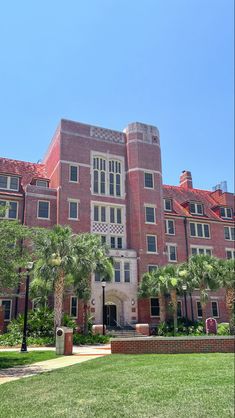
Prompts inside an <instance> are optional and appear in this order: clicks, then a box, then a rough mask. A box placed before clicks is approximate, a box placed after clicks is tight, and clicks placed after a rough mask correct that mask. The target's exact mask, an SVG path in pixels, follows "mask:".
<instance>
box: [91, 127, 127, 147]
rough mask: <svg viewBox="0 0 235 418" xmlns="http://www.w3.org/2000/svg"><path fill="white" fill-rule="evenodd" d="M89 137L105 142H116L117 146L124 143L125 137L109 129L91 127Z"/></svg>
mask: <svg viewBox="0 0 235 418" xmlns="http://www.w3.org/2000/svg"><path fill="white" fill-rule="evenodd" d="M90 135H91V136H92V137H94V138H99V139H102V140H105V141H111V142H117V143H119V144H124V143H125V136H124V134H123V133H122V132H116V131H112V130H110V129H102V128H96V127H94V126H91V129H90Z"/></svg>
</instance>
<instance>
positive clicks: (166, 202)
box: [163, 199, 172, 212]
mask: <svg viewBox="0 0 235 418" xmlns="http://www.w3.org/2000/svg"><path fill="white" fill-rule="evenodd" d="M163 200H164V210H166V211H167V212H172V200H171V199H163Z"/></svg>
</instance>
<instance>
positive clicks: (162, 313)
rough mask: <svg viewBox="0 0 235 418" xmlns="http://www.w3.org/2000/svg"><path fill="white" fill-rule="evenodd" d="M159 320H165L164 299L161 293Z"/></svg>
mask: <svg viewBox="0 0 235 418" xmlns="http://www.w3.org/2000/svg"><path fill="white" fill-rule="evenodd" d="M159 308H160V322H165V320H166V300H165V296H164V294H163V293H159Z"/></svg>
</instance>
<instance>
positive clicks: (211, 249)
mask: <svg viewBox="0 0 235 418" xmlns="http://www.w3.org/2000/svg"><path fill="white" fill-rule="evenodd" d="M193 248H195V249H196V250H197V255H199V254H200V253H199V250H203V251H204V255H207V254H206V250H210V251H211V256H212V255H213V247H209V246H207V245H190V249H191V255H193V254H192V250H193ZM208 255H209V254H208Z"/></svg>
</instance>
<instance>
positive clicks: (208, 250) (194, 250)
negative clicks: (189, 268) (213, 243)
mask: <svg viewBox="0 0 235 418" xmlns="http://www.w3.org/2000/svg"><path fill="white" fill-rule="evenodd" d="M191 253H192V255H198V254H199V255H201V254H202V255H210V256H211V255H212V249H211V248H206V247H192V248H191Z"/></svg>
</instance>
